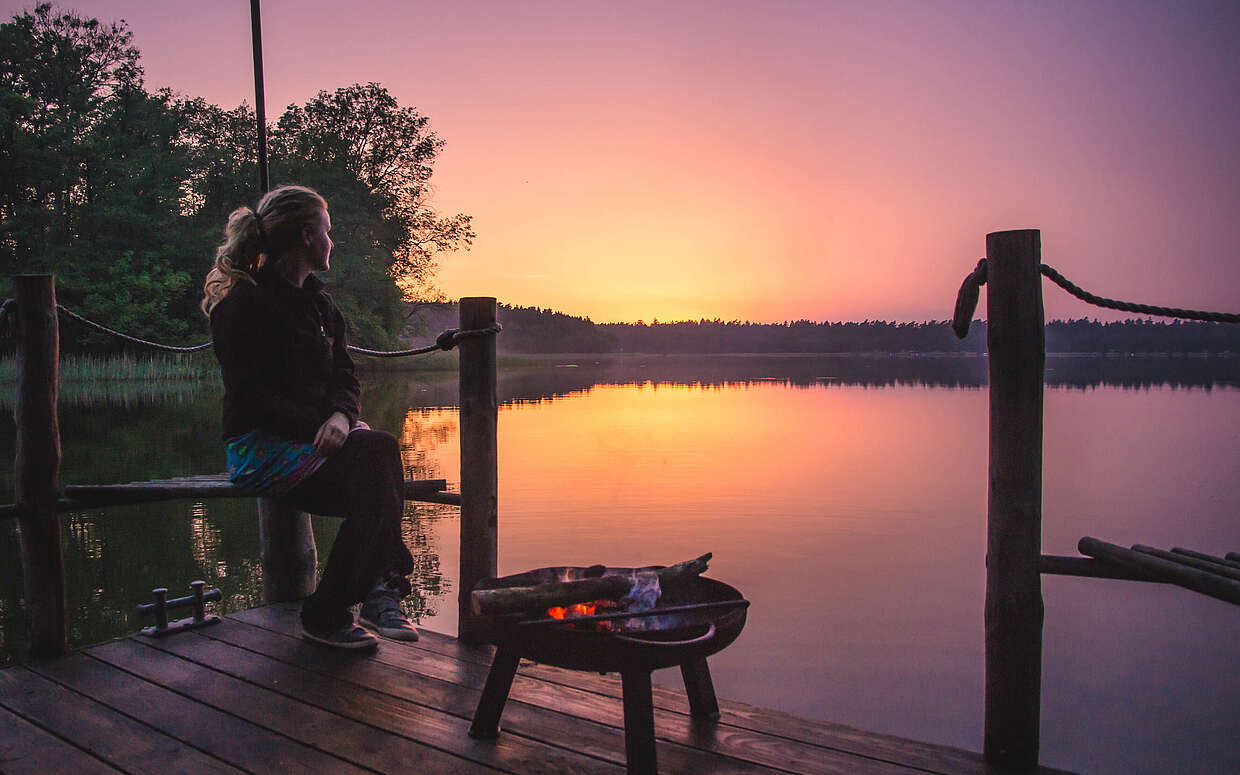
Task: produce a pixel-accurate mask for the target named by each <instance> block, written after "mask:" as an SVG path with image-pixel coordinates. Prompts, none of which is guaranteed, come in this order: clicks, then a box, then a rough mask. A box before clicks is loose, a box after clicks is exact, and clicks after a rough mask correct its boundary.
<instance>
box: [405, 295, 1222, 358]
mask: <svg viewBox="0 0 1240 775" xmlns="http://www.w3.org/2000/svg"><path fill="white" fill-rule="evenodd" d="M456 316H457V311H456V305H455V304H452V303H442V304H434V305H427V306H425V307H424V308H422V309H421V310H419V312H418V319H419V321H420V324H421V328H422V332H423V335H424V336H425V335H427V334H429V333H433V332H435V331H438V330H441V329H444V328H453V327H455V326H456V325H457V324H456V319H457V318H456ZM499 319H500V322H501V323H502V324H503V326H504V331H503V333H502V334H501V335H500V338H499V348H500V349H501V350H502V351H506V352H512V353H973V354H981V353H984V352H985V351H986V322H985V321H981V320H978V321H974V323H973V325H972V326H971V327H970V329H969V335H968V337H967V338H965V339H963V340H961V339H957V338H956V336H955V334H953V333H952V330H951V326H950V325H949V323H948V321H945V320H939V321H926V322H922V323H897V322H889V321H882V320H866V321H861V322H834V323H833V322H821V323H818V322H814V321H810V320H797V321H791V322H786V323H749V322H741V321H723V320H696V321H678V322H672V323H660V322H658V321H655V322H652V323H645V322H638V323H595V322H593V321H591V320H590V319H589V318H583V317H575V316H572V315H565V314H563V313H561V312H556V311H554V310H549V309H539V308H538V307H514V306H508V305H500V309H499ZM1046 350H1047V352H1051V353H1108V352H1120V353H1130V352H1131V353H1209V354H1212V355H1219V354H1223V353H1240V326H1234V325H1226V324H1223V323H1196V322H1183V321H1169V322H1163V321H1154V320H1146V319H1134V320H1125V321H1118V322H1110V323H1106V322H1101V321H1097V320H1089V319H1084V318H1082V319H1079V320H1052V321H1051V322H1049V323H1047V324H1046Z"/></svg>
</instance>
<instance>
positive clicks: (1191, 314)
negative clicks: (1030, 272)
mask: <svg viewBox="0 0 1240 775" xmlns="http://www.w3.org/2000/svg"><path fill="white" fill-rule="evenodd" d="M1041 271H1042V274H1043V276H1045V277H1046V279H1048V280H1050V281H1051V282H1053V283H1054V284H1055V285H1058V286H1059V287H1060V288H1063V289H1064V290H1065V291H1067V292H1068V293H1070V294H1072V295H1073V296H1075V297H1077V298H1078V299H1080V300H1081V301H1083V302H1085V303H1086V304H1093V305H1094V306H1096V307H1106V308H1107V309H1117V310H1120V311H1122V312H1135V313H1137V314H1138V315H1159V316H1161V317H1166V318H1184V319H1185V320H1204V321H1206V322H1207V323H1240V315H1233V314H1231V313H1227V312H1201V311H1199V310H1195V309H1179V308H1178V307H1156V306H1154V305H1152V304H1133V303H1132V302H1130V301H1116V300H1115V299H1104V298H1103V297H1101V296H1095V295H1094V294H1092V293H1090V292H1089V291H1086V290H1083V289H1082V288H1081V287H1080V286H1078V285H1076V284H1075V283H1073V282H1071V281H1070V280H1068V279H1067V278H1065V277H1064V276H1063V275H1061V274H1060V273H1059V272H1056V271H1055V270H1054V269H1053V268H1051V267H1049V266H1047V265H1046V264H1042V270H1041Z"/></svg>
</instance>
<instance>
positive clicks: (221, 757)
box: [0, 604, 1056, 775]
mask: <svg viewBox="0 0 1240 775" xmlns="http://www.w3.org/2000/svg"><path fill="white" fill-rule="evenodd" d="M297 611H298V606H297V605H296V604H276V605H272V606H267V607H265V608H260V609H253V610H250V611H245V612H241V613H238V614H232V615H230V616H228V617H226V618H225V620H224V621H223V622H222V623H220V624H218V625H215V626H213V627H208V628H205V629H202V630H198V631H195V632H187V633H181V634H177V635H173V636H171V637H168V638H164V639H149V638H145V637H141V636H135V637H132V638H129V639H126V640H121V641H114V642H110V643H105V644H100V645H98V646H93V647H91V648H89V649H87V650H86V651H84V652H79V653H77V654H72V655H70V656H68V657H64V658H61V659H58V660H54V661H51V662H39V663H32V664H29V665H26V666H19V667H14V668H8V669H5V670H0V771H3V772H5V773H10V772H12V773H17V774H19V775H24V774H25V773H34V772H39V773H42V772H87V773H95V772H98V773H112V772H137V773H148V772H149V773H156V772H160V773H162V772H178V773H180V772H186V773H194V774H197V773H207V774H209V775H215V774H216V773H226V772H236V771H238V770H242V771H247V772H253V773H273V774H276V775H291V774H292V773H311V772H313V773H319V772H324V773H350V774H351V773H360V772H380V773H384V772H393V773H395V772H400V773H402V775H403V774H404V773H407V772H419V773H428V774H430V775H434V774H435V773H465V774H467V775H485V773H494V772H500V771H503V772H511V773H538V774H539V775H542V773H603V774H605V775H620V773H621V772H623V771H624V769H625V768H624V764H625V761H624V721H623V703H622V699H621V697H622V691H621V688H620V683H619V681H618V680H616V679H615V678H612V677H610V676H608V677H600V676H598V675H596V674H594V673H587V672H583V671H572V670H564V669H561V668H556V667H550V666H544V665H535V664H533V663H530V662H528V661H524V660H523V662H522V665H521V667H520V669H519V671H518V674H517V677H516V679H515V680H514V682H513V688H512V692H511V694H510V697H509V700H508V703H507V705H506V706H505V709H504V715H503V730H504V731H503V734H501V735H500V737H499V739H498V740H493V741H476V740H472V739H471V738H469V737H468V735H467V730H468V727H469V723H470V721H471V719H472V717H473V712H474V709H475V707H476V705H477V702H478V698H479V696H480V689H481V687H482V685H483V683H484V682H485V679H486V675H487V672H488V670H489V668H490V661H491V658H492V656H493V654H494V649H493V648H491V647H488V646H481V647H479V646H469V645H465V644H461V643H459V642H457V641H456V640H455V639H454V638H451V637H448V636H445V635H441V634H438V633H433V632H428V631H424V634H423V638H422V639H421V640H420V641H419V642H417V643H412V644H408V643H397V642H393V641H386V640H385V641H382V642H381V643H380V645H379V648H378V649H377V650H376V651H375V652H370V653H361V654H358V653H347V652H340V651H336V650H332V649H325V648H322V647H319V646H315V645H313V644H310V643H308V642H306V641H304V640H303V639H302V638H301V637H300V624H299V622H298V616H297ZM653 695H654V705H655V731H656V742H655V745H656V747H657V752H658V759H659V769H660V772H662V773H664V775H677V774H685V775H687V774H689V773H692V774H694V775H696V774H697V773H725V774H727V775H756V773H793V774H794V775H811V774H812V775H914V774H915V773H931V774H932V775H933V774H935V773H938V774H940V775H949V774H954V773H965V774H966V775H994V774H995V773H997V772H998V771H997V770H994V769H992V768H990V767H988V766H987V765H985V763H984V762H983V760H982V757H981V756H980V755H978V754H975V753H970V752H968V751H961V750H959V749H955V748H950V747H947V746H938V745H933V744H927V743H919V742H915V741H910V740H904V739H901V738H897V737H894V736H891V735H880V734H873V733H869V732H865V731H864V730H859V729H853V728H851V727H846V726H843V725H838V724H831V723H829V722H823V721H814V720H810V719H802V718H798V717H796V716H792V715H790V714H786V713H781V712H779V711H772V710H766V709H762V708H756V707H752V706H749V705H744V704H742V703H736V702H728V701H725V700H721V701H720V706H721V709H722V711H723V713H724V716H723V718H722V719H721V720H719V721H715V722H711V721H701V720H695V719H693V718H692V717H691V715H690V714H689V712H688V704H687V701H686V700H685V697H684V694H683V693H682V692H678V691H674V690H671V689H661V688H658V687H655V688H654V692H653ZM1036 772H1037V773H1039V774H1040V775H1049V774H1050V773H1053V772H1056V771H1054V770H1050V769H1047V768H1042V769H1039V770H1036Z"/></svg>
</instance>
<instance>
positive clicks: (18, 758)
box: [0, 708, 121, 775]
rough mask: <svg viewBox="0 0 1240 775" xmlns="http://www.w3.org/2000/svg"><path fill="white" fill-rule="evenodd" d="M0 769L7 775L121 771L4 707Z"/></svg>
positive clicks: (106, 774)
mask: <svg viewBox="0 0 1240 775" xmlns="http://www.w3.org/2000/svg"><path fill="white" fill-rule="evenodd" d="M0 772H3V773H5V774H6V775H46V774H47V773H49V772H72V773H78V774H79V775H114V773H118V772H121V770H118V769H116V768H115V767H111V766H109V765H108V764H106V763H104V762H102V761H100V760H99V759H96V758H95V757H94V756H91V755H90V754H88V753H86V752H85V751H83V750H82V749H80V748H76V747H74V746H73V745H70V744H69V743H66V742H65V741H64V740H61V739H60V738H59V737H57V736H56V735H53V734H52V733H50V732H47V731H45V730H43V729H40V728H39V727H37V726H35V725H34V724H31V723H30V722H29V721H26V720H25V719H24V718H22V717H21V716H17V715H14V714H13V713H11V712H10V711H8V710H6V709H4V708H0Z"/></svg>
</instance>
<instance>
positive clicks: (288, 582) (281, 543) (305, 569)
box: [258, 498, 319, 603]
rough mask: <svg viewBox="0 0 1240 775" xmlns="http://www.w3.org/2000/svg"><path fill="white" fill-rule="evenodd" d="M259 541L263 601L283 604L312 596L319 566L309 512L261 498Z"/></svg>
mask: <svg viewBox="0 0 1240 775" xmlns="http://www.w3.org/2000/svg"><path fill="white" fill-rule="evenodd" d="M258 541H259V544H260V545H261V547H262V549H261V552H262V553H261V556H262V564H263V600H265V601H266V602H268V603H281V602H285V601H288V600H301V599H302V598H305V597H309V596H310V594H311V593H312V592H314V583H315V574H316V572H317V571H318V566H319V555H318V550H317V549H316V548H315V546H314V528H312V527H311V526H310V515H309V514H306V513H305V512H301V511H298V510H297V509H295V508H293V507H292V506H290V505H288V504H287V503H285V502H284V501H281V500H280V499H278V498H259V499H258Z"/></svg>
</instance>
